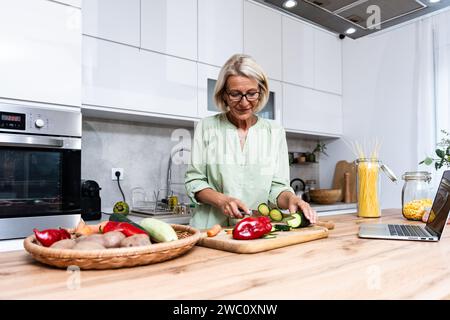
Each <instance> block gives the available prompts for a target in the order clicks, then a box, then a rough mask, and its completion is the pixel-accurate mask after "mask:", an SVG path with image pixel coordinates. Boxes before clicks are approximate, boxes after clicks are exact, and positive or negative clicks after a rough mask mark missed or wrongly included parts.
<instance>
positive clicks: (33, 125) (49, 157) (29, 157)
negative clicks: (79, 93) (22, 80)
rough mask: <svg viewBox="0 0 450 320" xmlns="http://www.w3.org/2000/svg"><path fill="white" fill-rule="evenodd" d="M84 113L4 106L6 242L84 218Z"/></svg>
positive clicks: (0, 154) (0, 138) (0, 217)
mask: <svg viewBox="0 0 450 320" xmlns="http://www.w3.org/2000/svg"><path fill="white" fill-rule="evenodd" d="M80 184H81V112H75V111H62V110H53V109H45V108H40V107H39V108H38V107H34V106H25V105H16V104H6V103H0V239H15V238H23V237H26V236H28V235H30V234H32V232H33V228H37V229H40V230H41V229H53V228H58V227H64V228H73V227H75V226H76V224H77V223H78V222H79V220H80V217H81V187H80Z"/></svg>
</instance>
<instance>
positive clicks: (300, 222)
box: [285, 211, 311, 228]
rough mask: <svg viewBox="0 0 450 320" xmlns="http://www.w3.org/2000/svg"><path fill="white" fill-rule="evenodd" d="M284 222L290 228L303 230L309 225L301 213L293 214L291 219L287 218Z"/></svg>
mask: <svg viewBox="0 0 450 320" xmlns="http://www.w3.org/2000/svg"><path fill="white" fill-rule="evenodd" d="M285 221H286V223H287V224H288V226H290V227H292V228H304V227H307V226H309V225H310V224H311V223H310V222H309V220H308V219H307V218H306V217H305V214H304V213H303V212H302V211H299V212H297V213H293V214H292V215H291V217H289V218H287V219H286V220H285Z"/></svg>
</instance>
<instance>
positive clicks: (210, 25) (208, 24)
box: [198, 0, 243, 66]
mask: <svg viewBox="0 0 450 320" xmlns="http://www.w3.org/2000/svg"><path fill="white" fill-rule="evenodd" d="M242 19H243V0H214V1H211V0H198V60H199V61H200V62H204V63H207V64H212V65H215V66H222V65H223V64H224V63H225V62H226V61H227V60H228V58H229V57H231V56H232V55H233V54H235V53H241V52H243V20H242Z"/></svg>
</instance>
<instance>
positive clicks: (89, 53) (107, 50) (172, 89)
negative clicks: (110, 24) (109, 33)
mask: <svg viewBox="0 0 450 320" xmlns="http://www.w3.org/2000/svg"><path fill="white" fill-rule="evenodd" d="M83 104H85V105H91V106H101V107H108V108H119V109H127V110H133V111H140V112H149V113H157V114H161V115H175V116H186V117H192V118H196V117H197V64H196V63H195V62H191V61H188V60H185V59H179V58H175V57H171V56H167V55H162V54H158V53H154V52H149V51H146V50H139V49H138V48H133V47H130V46H124V45H120V44H116V43H113V42H109V41H104V40H99V39H95V38H91V37H83Z"/></svg>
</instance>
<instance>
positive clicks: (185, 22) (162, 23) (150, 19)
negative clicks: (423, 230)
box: [141, 0, 197, 60]
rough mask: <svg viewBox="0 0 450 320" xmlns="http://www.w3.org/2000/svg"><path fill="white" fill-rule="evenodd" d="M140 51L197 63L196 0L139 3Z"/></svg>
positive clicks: (161, 0) (157, 0) (145, 0)
mask: <svg viewBox="0 0 450 320" xmlns="http://www.w3.org/2000/svg"><path fill="white" fill-rule="evenodd" d="M141 47H142V48H145V49H149V50H153V51H158V52H161V53H165V54H170V55H174V56H177V57H183V58H187V59H191V60H197V0H141Z"/></svg>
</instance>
